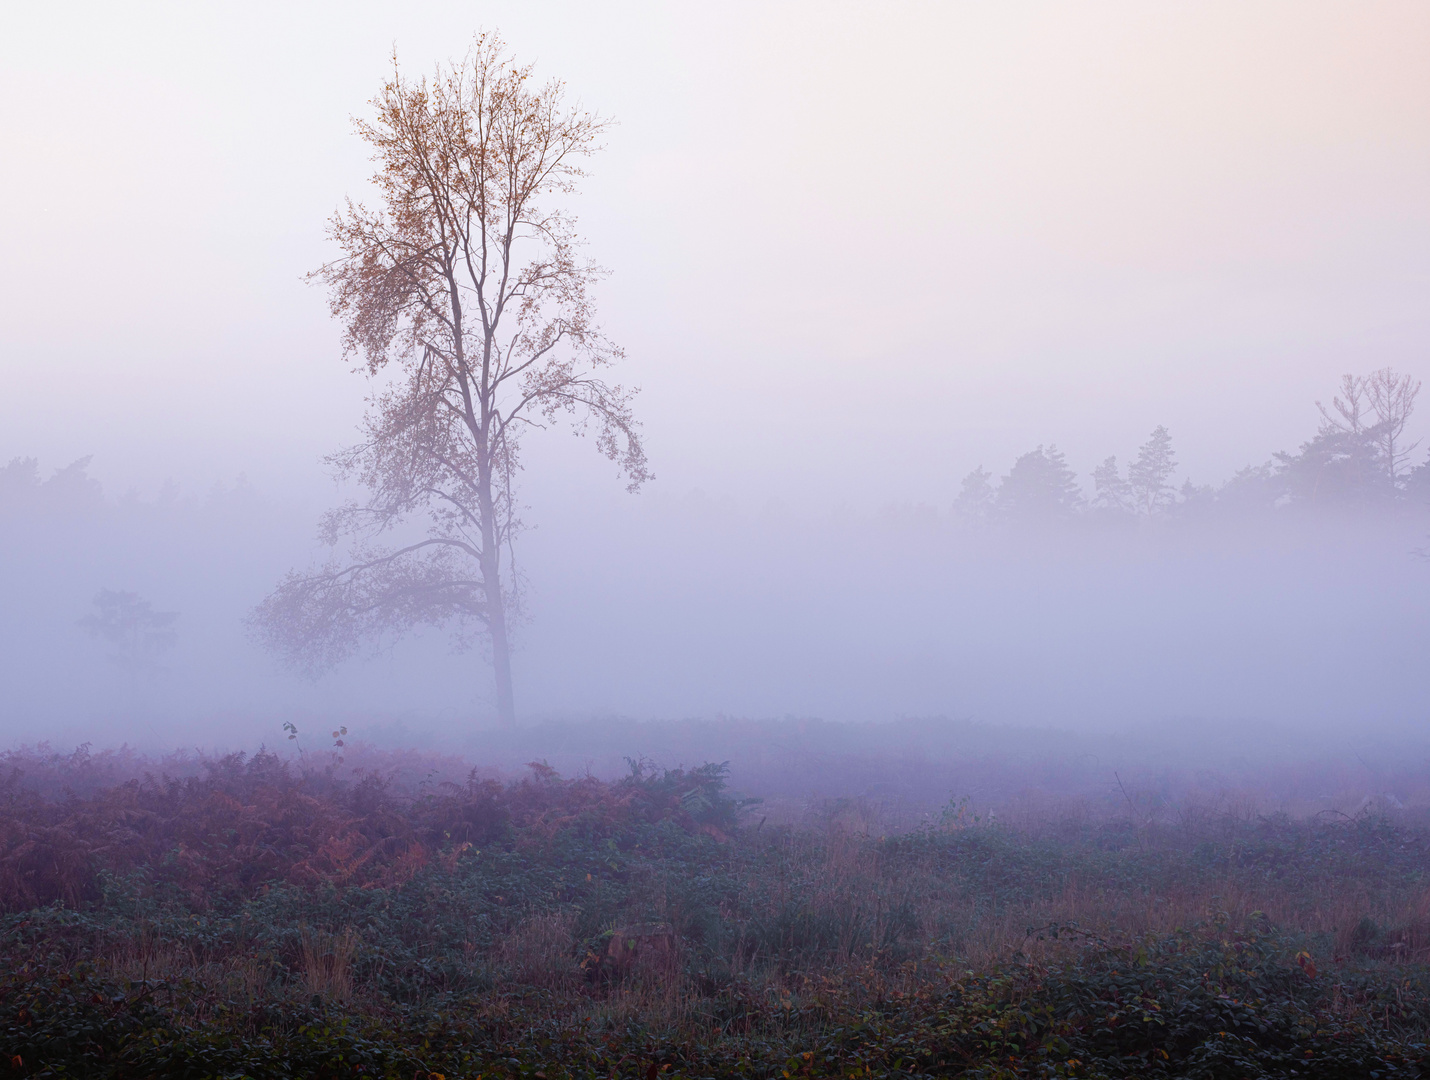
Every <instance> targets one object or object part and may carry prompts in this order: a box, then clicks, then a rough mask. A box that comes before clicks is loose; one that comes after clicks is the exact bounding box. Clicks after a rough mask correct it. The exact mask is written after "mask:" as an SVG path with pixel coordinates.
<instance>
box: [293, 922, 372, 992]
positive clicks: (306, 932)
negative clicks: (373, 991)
mask: <svg viewBox="0 0 1430 1080" xmlns="http://www.w3.org/2000/svg"><path fill="white" fill-rule="evenodd" d="M300 948H301V950H302V964H303V966H302V972H303V986H304V988H305V989H306V990H307V991H308V993H310V994H315V995H317V996H318V997H321V998H323V999H324V1000H327V1001H348V1000H349V999H351V998H352V995H353V960H354V959H355V958H356V956H357V951H358V936H357V934H356V932H354V931H353V929H352V928H351V927H345V928H344V929H342V930H340V931H339V932H338V933H336V934H330V933H325V932H323V931H321V930H313V929H311V928H309V927H304V928H303V931H302V935H301V938H300Z"/></svg>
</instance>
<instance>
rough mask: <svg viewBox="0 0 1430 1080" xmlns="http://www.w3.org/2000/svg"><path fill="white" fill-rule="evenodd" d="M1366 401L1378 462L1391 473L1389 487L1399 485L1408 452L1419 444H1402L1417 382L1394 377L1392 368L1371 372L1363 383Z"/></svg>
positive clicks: (1404, 377) (1418, 387)
mask: <svg viewBox="0 0 1430 1080" xmlns="http://www.w3.org/2000/svg"><path fill="white" fill-rule="evenodd" d="M1363 384H1364V386H1365V396H1366V401H1367V402H1368V403H1369V405H1370V411H1371V412H1373V413H1374V414H1375V427H1374V428H1373V429H1372V435H1373V437H1374V439H1375V442H1376V444H1377V446H1378V448H1379V450H1380V456H1381V460H1382V461H1383V462H1384V464H1385V468H1386V471H1387V472H1388V473H1389V474H1390V482H1391V484H1393V485H1394V484H1399V482H1400V473H1401V470H1402V468H1403V467H1404V465H1405V462H1406V459H1408V458H1409V457H1410V452H1411V451H1412V450H1414V449H1415V448H1416V447H1417V446H1419V445H1420V444H1419V442H1413V443H1409V444H1408V445H1407V444H1406V443H1405V441H1404V438H1403V436H1404V434H1405V425H1406V423H1407V422H1408V421H1409V419H1410V414H1411V413H1413V412H1414V411H1415V398H1416V396H1417V395H1418V394H1419V393H1420V380H1419V379H1413V378H1411V377H1410V376H1409V375H1397V374H1396V373H1395V371H1394V370H1393V369H1391V368H1388V367H1384V368H1381V369H1380V370H1379V371H1372V372H1371V373H1370V374H1369V375H1367V376H1366V377H1365V379H1364V380H1363Z"/></svg>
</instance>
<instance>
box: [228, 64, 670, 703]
mask: <svg viewBox="0 0 1430 1080" xmlns="http://www.w3.org/2000/svg"><path fill="white" fill-rule="evenodd" d="M393 69H394V70H393V75H392V77H391V79H390V80H389V81H388V82H387V83H386V84H385V85H384V86H383V87H382V89H381V91H380V92H379V93H378V95H377V96H376V98H375V99H374V100H373V102H372V104H373V106H374V108H375V110H376V116H375V118H374V119H373V120H370V121H360V122H358V123H357V131H358V134H359V135H360V136H361V137H362V138H363V139H364V140H365V141H366V142H367V143H368V144H369V146H370V147H371V148H372V150H373V160H374V161H375V162H376V163H377V170H376V173H375V175H374V177H373V182H374V185H375V186H376V189H377V192H378V194H379V197H380V200H381V205H380V207H379V208H378V209H368V208H367V207H366V206H364V205H362V204H360V203H356V202H354V201H352V200H351V199H349V200H348V202H347V204H346V206H345V208H344V209H343V210H341V211H340V212H339V213H338V214H337V215H335V216H334V218H333V219H332V223H331V227H330V235H331V238H332V239H333V240H334V241H335V242H336V244H337V246H338V248H339V249H340V251H341V253H342V254H341V257H340V258H338V259H337V260H335V261H333V262H331V263H329V264H327V265H325V266H323V267H322V268H320V269H319V270H317V271H316V272H315V273H314V275H313V276H314V277H315V278H316V279H318V280H320V281H322V282H324V283H326V284H327V286H328V287H329V295H330V300H331V308H332V313H333V315H334V316H335V317H336V318H338V319H339V320H341V321H342V323H343V326H344V331H345V333H344V345H345V355H346V356H348V357H349V358H353V359H355V361H356V364H357V366H358V368H359V369H360V370H362V371H364V372H365V373H366V374H367V375H368V377H369V378H370V379H372V380H373V381H374V384H375V389H374V392H373V394H372V395H371V397H370V398H369V409H368V412H367V416H366V418H365V419H364V422H363V425H362V436H363V437H362V440H361V441H360V442H359V443H357V444H356V445H355V446H352V447H349V448H348V449H345V450H342V451H340V452H339V453H337V454H334V455H333V456H332V457H331V458H330V459H329V460H330V462H331V463H332V465H333V466H335V469H336V471H337V473H338V474H339V475H340V476H342V477H346V478H349V479H352V480H356V481H358V482H359V483H360V484H361V486H362V488H363V489H364V490H365V491H366V498H365V499H364V500H362V501H357V502H351V503H349V504H347V505H345V506H342V507H339V508H338V509H335V510H332V511H330V512H329V513H328V514H327V515H325V516H324V518H323V521H322V524H321V527H320V534H321V536H322V537H323V539H324V540H326V541H327V542H328V543H330V544H333V545H337V544H339V543H341V542H344V541H346V542H348V543H349V544H350V546H351V550H350V556H349V557H348V558H347V559H345V560H335V561H330V562H329V563H328V564H327V565H325V566H324V567H322V568H321V569H320V570H318V571H316V572H308V573H296V572H295V573H290V574H289V575H288V577H287V578H285V579H284V580H283V582H282V583H281V584H280V585H279V586H278V588H277V589H276V590H275V591H274V592H273V593H272V594H271V595H270V596H269V597H268V598H267V599H266V600H264V601H263V603H262V604H260V605H259V607H258V608H257V609H256V610H255V612H254V615H253V617H252V620H251V625H252V627H253V628H254V630H255V632H256V634H257V636H258V637H259V638H260V639H261V640H262V641H264V642H265V643H266V644H267V645H268V646H270V647H271V648H272V649H274V650H275V651H276V652H277V653H278V654H279V655H280V656H281V657H282V658H283V659H285V660H286V661H287V662H288V663H289V664H290V665H291V666H293V667H296V668H298V669H300V670H305V671H308V672H317V671H321V670H323V669H325V668H327V667H329V666H331V665H332V664H334V663H336V662H338V661H340V660H342V659H344V658H346V657H347V656H349V655H351V654H352V653H353V652H354V651H356V650H357V649H358V648H359V647H360V645H361V643H362V642H363V641H364V640H365V639H370V638H372V637H374V636H377V637H382V636H385V635H390V634H395V633H401V632H403V631H406V630H408V629H410V628H412V627H415V626H418V625H435V626H449V627H452V628H454V629H456V630H457V631H458V632H459V640H466V639H468V638H469V636H470V634H471V632H472V631H473V630H475V631H476V632H478V633H479V634H480V633H484V634H485V637H486V639H487V640H488V641H489V643H490V646H491V658H492V662H493V667H494V670H495V682H496V705H497V712H498V714H499V716H500V718H501V719H502V721H503V722H505V723H507V724H510V723H512V722H514V719H515V697H514V693H513V688H512V677H511V640H510V624H509V620H510V616H511V614H512V611H513V608H514V592H515V590H514V588H513V579H512V570H511V563H510V553H511V551H512V541H513V538H514V536H515V534H516V533H517V531H518V529H519V525H520V522H519V520H518V518H517V513H516V511H517V503H516V501H515V493H514V480H515V478H516V473H517V471H518V469H519V462H520V458H519V450H520V447H521V439H522V436H523V435H524V434H525V433H527V432H529V431H531V430H532V429H533V428H542V427H545V426H547V425H548V424H549V423H550V422H551V421H553V420H556V419H558V417H559V415H560V414H563V413H564V414H570V415H571V418H572V419H573V420H574V422H575V423H576V425H577V427H578V430H585V429H586V428H588V427H590V428H592V429H594V431H595V433H596V440H595V441H596V446H597V447H598V449H599V450H600V451H601V452H602V453H603V454H605V455H606V456H607V457H608V458H610V459H611V460H612V461H614V462H615V463H616V464H617V466H618V468H619V470H620V471H621V472H622V473H623V474H624V476H625V477H626V478H627V480H628V482H629V484H628V486H629V488H630V489H631V490H635V489H637V488H638V487H639V486H640V485H641V484H642V482H643V481H645V480H646V479H648V477H649V474H648V472H647V466H646V457H645V453H644V450H643V448H642V445H641V439H640V435H639V430H638V425H637V423H636V421H635V420H634V418H633V416H632V413H631V399H632V396H633V394H634V391H633V390H626V389H623V388H622V387H620V386H618V385H612V384H610V383H608V382H606V381H605V380H604V379H603V378H601V372H602V370H603V369H605V368H607V367H609V366H610V365H611V364H612V363H613V362H615V361H616V360H618V359H619V358H620V357H621V355H622V354H621V351H620V349H619V348H617V347H616V346H615V345H613V344H612V343H611V342H610V341H608V340H607V339H606V337H605V336H604V335H603V334H602V332H601V330H600V329H599V327H598V326H597V325H596V322H595V318H594V310H593V305H592V300H591V296H590V287H591V285H592V283H593V282H594V281H595V280H596V279H597V278H598V277H600V276H601V273H602V271H601V270H600V269H599V268H598V267H597V266H595V265H594V264H593V263H591V262H590V261H588V260H587V259H585V258H583V257H582V255H581V251H580V243H579V240H578V237H577V235H576V231H575V223H574V220H573V218H572V217H571V216H570V215H569V214H568V213H567V212H566V211H565V209H563V207H562V205H561V203H562V201H563V200H564V198H565V196H567V195H568V194H570V193H571V192H572V191H573V190H574V189H575V186H576V184H577V181H579V180H580V179H581V177H582V176H584V175H585V174H584V172H583V170H582V163H583V162H584V160H585V159H587V158H588V157H589V156H590V155H591V154H592V153H594V152H595V151H596V150H597V149H598V139H599V137H600V135H601V133H602V131H603V129H604V128H605V126H606V121H605V120H603V119H601V118H600V117H597V116H595V115H592V114H590V113H587V112H584V111H581V110H580V109H578V108H572V107H569V106H568V105H567V104H566V103H565V102H564V101H563V88H562V85H561V84H560V83H559V82H548V83H546V84H545V85H543V86H540V87H538V86H536V85H535V83H534V82H533V79H532V69H531V67H530V66H521V65H518V64H516V63H514V62H513V61H512V60H511V59H510V57H509V55H508V53H507V51H506V48H505V46H504V44H503V42H502V41H501V39H500V38H499V37H497V36H496V35H482V36H479V37H478V38H477V39H476V41H475V43H474V45H473V47H472V50H471V52H470V53H469V54H468V56H467V57H466V59H465V60H464V61H462V62H461V63H457V64H452V65H449V66H447V67H439V68H438V69H437V71H436V73H435V74H434V76H433V77H432V79H431V80H430V81H429V80H427V79H421V80H416V81H414V80H410V79H408V78H406V77H404V76H403V74H402V72H401V71H400V69H398V67H397V64H396V61H395V60H394V63H393ZM504 552H505V553H506V554H507V556H508V557H507V559H506V560H504V559H503V553H504Z"/></svg>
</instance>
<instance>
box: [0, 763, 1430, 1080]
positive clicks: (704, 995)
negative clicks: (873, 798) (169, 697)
mask: <svg viewBox="0 0 1430 1080" xmlns="http://www.w3.org/2000/svg"><path fill="white" fill-rule="evenodd" d="M364 760H366V761H367V762H368V763H369V764H373V763H379V764H382V765H383V766H385V767H384V768H382V769H374V768H366V769H363V770H361V771H359V772H357V773H354V772H353V770H352V768H351V765H350V764H349V765H348V766H347V767H339V766H338V764H337V762H336V759H333V760H330V761H329V762H328V763H327V764H326V765H324V766H323V767H317V766H316V765H315V764H314V763H313V761H312V760H311V759H310V760H309V761H308V762H307V763H306V764H305V763H304V762H303V761H302V760H299V761H296V762H295V761H292V760H284V759H281V758H279V757H278V756H275V755H274V754H272V753H268V752H262V753H259V754H256V755H254V756H252V757H245V756H243V755H234V756H229V757H223V758H218V759H207V760H206V759H171V760H169V761H167V762H152V761H149V762H146V761H143V760H140V759H137V758H132V757H125V756H124V755H114V754H101V755H94V756H90V755H89V754H87V753H85V752H80V753H77V754H74V755H63V756H61V755H56V754H53V753H49V752H41V751H29V752H12V753H10V754H8V755H7V756H6V758H5V761H4V776H3V780H0V905H3V910H4V913H3V915H0V955H3V959H0V971H3V975H0V1041H2V1042H3V1046H4V1050H5V1061H4V1062H0V1068H3V1069H6V1070H8V1074H9V1075H15V1076H60V1075H70V1076H86V1077H131V1076H133V1077H138V1076H164V1077H189V1076H192V1077H219V1076H223V1077H239V1076H253V1077H268V1076H275V1077H276V1076H294V1077H297V1076H303V1077H339V1076H384V1077H403V1078H407V1077H413V1076H417V1077H432V1076H442V1077H456V1076H462V1077H476V1076H479V1075H486V1076H538V1077H545V1078H549V1080H555V1078H557V1077H584V1076H590V1077H596V1076H601V1077H606V1076H630V1077H645V1078H650V1077H656V1076H671V1077H675V1076H751V1077H789V1076H797V1075H798V1076H841V1077H855V1076H869V1075H874V1076H985V1077H996V1076H1003V1077H1013V1076H1088V1077H1095V1076H1159V1075H1164V1076H1207V1077H1222V1076H1226V1077H1231V1076H1236V1077H1254V1076H1294V1075H1302V1076H1317V1077H1366V1076H1380V1077H1399V1076H1407V1077H1408V1076H1420V1075H1422V1066H1423V1062H1424V1061H1425V1059H1426V1057H1427V1050H1426V1043H1427V1041H1430V967H1427V960H1430V892H1427V890H1426V880H1425V871H1426V867H1427V865H1430V863H1427V859H1430V827H1427V824H1426V823H1425V822H1424V821H1423V820H1422V819H1421V818H1420V817H1418V816H1417V815H1416V814H1415V813H1414V812H1412V811H1407V810H1403V809H1397V808H1394V807H1392V806H1390V805H1389V804H1385V803H1382V804H1377V805H1369V806H1366V807H1364V808H1362V809H1361V810H1360V812H1359V813H1355V814H1351V815H1349V816H1347V815H1345V814H1323V815H1319V816H1313V817H1305V818H1299V819H1298V818H1292V817H1289V816H1286V815H1282V814H1257V813H1254V812H1250V811H1242V812H1236V811H1234V810H1233V809H1231V808H1228V807H1223V808H1222V809H1220V810H1211V809H1203V810H1200V811H1198V810H1195V809H1192V808H1191V807H1190V806H1188V807H1185V808H1183V809H1182V810H1181V811H1179V812H1177V813H1168V812H1165V808H1164V812H1162V813H1159V814H1156V815H1148V814H1145V813H1144V812H1143V810H1142V809H1141V808H1140V807H1139V804H1138V802H1137V799H1136V798H1135V797H1134V796H1133V795H1129V796H1128V798H1127V808H1126V809H1127V812H1125V813H1120V814H1119V813H1110V812H1101V811H1097V810H1096V808H1091V807H1089V806H1087V805H1084V806H1083V807H1082V810H1081V811H1080V812H1073V811H1072V810H1070V809H1068V808H1065V810H1064V812H1063V813H1061V814H1056V815H1054V814H1045V815H1043V816H1041V817H1036V816H1029V815H1024V816H1023V817H1021V818H1019V819H1017V820H1016V821H1011V820H1008V819H1005V818H1004V817H996V818H990V816H989V815H988V814H987V813H986V812H981V811H978V812H976V811H975V810H974V809H973V808H972V807H970V806H969V805H968V804H967V803H966V802H965V801H962V800H951V801H950V802H949V804H948V806H947V807H946V808H945V809H944V811H943V812H942V813H941V814H938V815H936V816H934V817H931V818H929V819H928V820H927V821H925V822H924V823H923V824H922V825H920V826H918V827H914V828H911V829H905V830H903V831H897V832H885V831H884V830H883V829H882V828H881V827H880V825H879V823H878V821H877V820H873V819H871V817H870V816H869V815H868V814H864V813H860V812H858V808H857V807H855V806H852V805H851V804H847V803H838V802H835V803H830V804H827V805H825V806H823V807H817V808H815V810H814V811H813V812H812V813H811V814H810V815H808V816H806V817H805V818H804V820H803V821H801V822H797V823H785V824H775V823H773V822H772V821H770V820H769V817H768V815H767V814H766V813H765V812H764V808H763V807H762V806H760V805H758V804H753V803H751V802H749V801H748V800H744V799H740V798H737V797H735V796H733V795H732V794H731V793H730V792H729V791H728V790H727V788H726V785H725V780H726V775H725V771H724V769H723V768H722V767H719V766H711V765H707V766H703V767H700V768H694V769H669V770H667V769H658V768H654V767H651V766H649V765H643V764H641V763H638V762H637V763H633V764H632V766H631V768H630V771H629V773H628V775H626V776H625V777H623V778H620V779H617V780H614V781H602V780H598V779H595V778H592V777H589V776H585V777H578V778H575V779H567V778H563V777H561V776H559V775H557V774H555V772H554V771H553V770H551V769H550V768H547V767H544V766H541V765H535V766H533V767H532V768H531V769H529V770H528V773H527V775H525V776H522V777H520V778H514V779H513V778H508V779H506V780H497V779H481V778H479V777H478V776H477V774H475V773H473V774H471V775H470V776H468V777H467V779H466V780H464V781H463V780H460V779H458V780H442V779H440V777H441V776H443V775H451V762H439V761H436V760H435V759H433V760H432V761H430V762H429V761H426V760H424V759H421V758H419V757H417V756H415V755H411V754H405V755H398V756H393V757H391V758H389V759H388V760H386V761H382V760H381V759H380V758H378V757H373V756H372V755H371V753H369V755H368V757H366V758H365V759H364Z"/></svg>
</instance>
